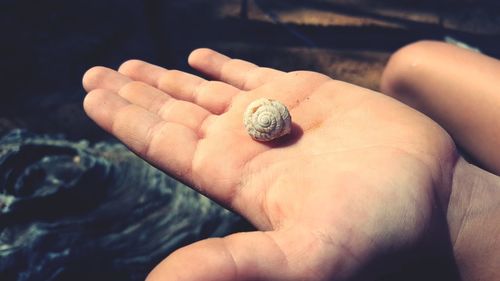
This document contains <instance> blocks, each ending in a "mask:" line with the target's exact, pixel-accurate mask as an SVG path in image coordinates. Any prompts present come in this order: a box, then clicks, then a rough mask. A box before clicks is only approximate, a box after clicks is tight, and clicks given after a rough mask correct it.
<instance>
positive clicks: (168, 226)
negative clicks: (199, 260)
mask: <svg viewBox="0 0 500 281" xmlns="http://www.w3.org/2000/svg"><path fill="white" fill-rule="evenodd" d="M243 229H249V228H248V225H247V224H246V223H245V222H244V221H243V220H242V219H241V218H239V217H238V216H236V215H234V214H232V213H230V212H229V211H227V210H225V209H223V208H221V207H220V206H218V205H216V204H215V203H213V202H212V201H210V200H208V199H207V198H205V197H203V196H201V195H199V194H198V193H196V192H194V191H192V190H191V189H189V188H188V187H186V186H185V185H183V184H181V183H179V182H177V181H175V180H174V179H172V178H170V177H168V176H166V175H165V174H164V173H162V172H160V171H158V170H157V169H155V168H153V167H151V166H150V165H148V164H147V163H145V162H144V161H142V160H141V159H139V158H138V157H136V156H135V155H133V154H132V153H131V152H129V151H128V149H126V148H125V147H124V146H123V145H121V144H116V143H114V144H113V143H106V142H100V143H97V144H93V145H90V144H89V143H88V142H86V141H81V142H69V141H66V140H64V139H63V138H61V137H54V136H42V135H34V134H30V133H27V132H26V131H20V130H14V131H12V132H11V133H9V134H7V135H6V136H4V137H3V138H1V139H0V280H2V281H9V280H18V281H29V280H31V281H38V280H44V281H55V280H82V281H83V280H143V279H144V277H145V276H146V274H147V272H148V271H149V270H151V269H152V267H153V266H154V265H155V264H156V263H158V262H159V261H160V260H161V259H163V258H164V257H166V256H167V255H168V254H169V253H170V252H172V251H173V250H175V249H177V248H179V247H181V246H183V245H186V244H188V243H192V242H194V241H197V240H199V239H203V238H206V237H211V236H221V235H226V234H229V233H231V232H234V231H236V230H243Z"/></svg>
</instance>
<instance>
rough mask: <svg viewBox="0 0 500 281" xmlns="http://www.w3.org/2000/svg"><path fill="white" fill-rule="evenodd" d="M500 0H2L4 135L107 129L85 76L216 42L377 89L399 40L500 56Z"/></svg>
mask: <svg viewBox="0 0 500 281" xmlns="http://www.w3.org/2000/svg"><path fill="white" fill-rule="evenodd" d="M499 6H500V4H499V2H498V1H494V0H483V1H466V0H440V1H435V0H432V1H431V0H419V1H416V0H413V1H412V0H398V1H395V0H384V1H380V0H377V1H375V0H337V1H335V0H323V1H321V0H310V1H305V0H302V1H297V0H266V1H264V0H261V1H243V0H232V1H230V0H211V1H204V0H182V1H159V0H149V1H138V0H132V1H118V0H110V1H96V0H72V1H64V0H45V1H38V0H18V1H14V0H11V1H6V0H3V1H0V30H1V33H0V34H1V35H2V36H1V41H0V42H1V43H0V85H1V87H0V95H1V97H2V100H1V101H0V134H2V133H4V132H6V131H7V130H9V129H11V128H16V127H24V128H29V129H30V130H33V131H36V132H49V133H64V134H66V135H67V136H68V137H69V138H71V139H80V138H86V139H91V140H97V139H103V138H107V137H108V136H107V135H105V134H103V132H102V131H100V130H99V129H97V128H96V127H95V126H94V125H93V124H92V123H91V122H90V121H89V120H88V119H87V118H86V117H85V115H84V113H83V111H82V107H81V101H82V99H83V97H84V91H83V89H82V87H81V77H82V75H83V73H84V72H85V70H86V69H88V68H90V67H92V66H94V65H105V66H108V67H117V66H119V65H120V63H122V62H123V61H125V60H127V59H131V58H139V59H144V60H147V61H150V62H153V63H156V64H158V65H161V66H165V67H169V68H180V69H185V70H186V69H187V65H186V63H185V60H186V56H187V55H188V54H189V52H190V51H191V50H193V49H195V48H197V47H212V48H215V49H217V50H219V51H223V52H226V53H228V54H229V55H232V56H237V57H242V58H246V59H251V60H252V61H255V62H256V63H259V64H261V65H265V66H271V67H276V68H279V69H283V70H292V69H293V70H295V69H310V70H317V71H321V72H324V73H326V74H329V75H331V76H334V77H336V78H338V79H343V80H347V81H349V82H353V83H356V84H359V85H362V86H366V87H369V88H372V89H377V87H378V80H379V78H380V73H381V70H382V69H383V66H384V64H385V62H386V60H387V58H388V57H389V55H390V54H391V53H392V52H394V51H395V50H397V49H398V48H399V47H401V46H403V45H405V44H407V43H409V42H413V41H416V40H420V39H436V40H442V39H443V38H444V37H445V36H447V35H450V36H453V37H454V38H455V39H459V40H462V41H464V42H466V43H469V44H471V45H474V46H477V47H479V48H480V49H481V50H482V51H483V52H485V53H487V54H489V55H492V56H496V57H499V56H500V48H499V46H500V40H499V39H500V16H499V15H500V7H499Z"/></svg>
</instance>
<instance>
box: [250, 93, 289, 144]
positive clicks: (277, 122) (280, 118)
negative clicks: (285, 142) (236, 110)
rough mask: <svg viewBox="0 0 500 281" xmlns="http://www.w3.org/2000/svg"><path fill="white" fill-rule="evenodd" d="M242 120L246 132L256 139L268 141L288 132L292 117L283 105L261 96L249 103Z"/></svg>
mask: <svg viewBox="0 0 500 281" xmlns="http://www.w3.org/2000/svg"><path fill="white" fill-rule="evenodd" d="M243 121H244V124H245V128H246V129H247V132H248V134H249V135H250V136H251V137H252V138H253V139H255V140H258V141H270V140H273V139H276V138H279V137H281V136H284V135H286V134H288V133H290V131H291V129H292V118H291V116H290V113H289V112H288V109H287V108H286V106H285V105H283V104H282V103H280V102H279V101H276V100H271V99H266V98H261V99H258V100H255V101H253V102H252V103H250V104H249V105H248V107H247V109H246V111H245V114H244V117H243Z"/></svg>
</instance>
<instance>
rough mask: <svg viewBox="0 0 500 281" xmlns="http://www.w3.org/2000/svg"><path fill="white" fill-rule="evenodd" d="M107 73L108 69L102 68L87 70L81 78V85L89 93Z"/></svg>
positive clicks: (95, 67) (96, 67)
mask: <svg viewBox="0 0 500 281" xmlns="http://www.w3.org/2000/svg"><path fill="white" fill-rule="evenodd" d="M107 71H109V68H107V67H104V66H94V67H92V68H90V69H89V70H87V71H86V72H85V73H84V74H83V78H82V85H83V88H84V89H85V91H87V92H90V91H92V90H93V89H95V88H96V85H97V84H98V83H99V82H100V80H101V79H102V78H103V76H104V73H106V72H107Z"/></svg>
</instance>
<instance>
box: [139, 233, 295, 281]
mask: <svg viewBox="0 0 500 281" xmlns="http://www.w3.org/2000/svg"><path fill="white" fill-rule="evenodd" d="M274 236H276V235H274V232H268V233H265V232H248V233H238V234H233V235H230V236H227V237H225V238H212V239H207V240H203V241H200V242H197V243H195V244H192V245H189V246H187V247H184V248H181V249H180V250H177V251H176V252H174V253H173V254H172V255H170V256H169V257H167V258H166V259H165V260H163V261H162V262H161V263H160V264H159V265H158V266H156V268H155V269H154V270H153V271H152V272H151V273H150V274H149V275H148V277H147V278H146V280H147V281H167V280H168V281H243V280H286V279H288V278H287V275H289V270H288V264H287V260H286V257H285V255H284V254H283V251H282V249H280V248H279V246H278V244H277V243H276V241H275V237H274ZM193 265H196V270H193V269H192V268H193ZM297 280H298V279H297ZM301 280H302V279H301Z"/></svg>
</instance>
